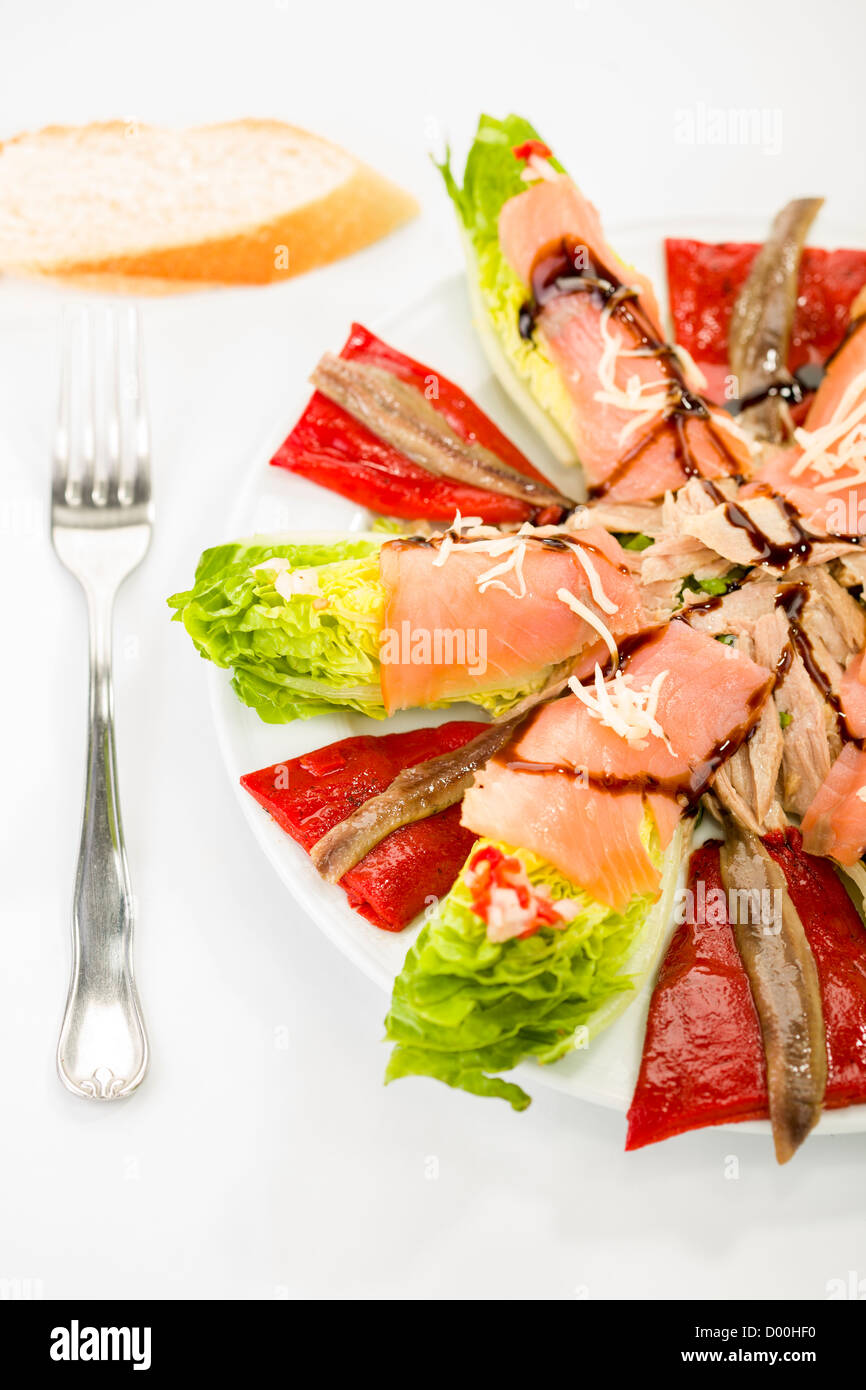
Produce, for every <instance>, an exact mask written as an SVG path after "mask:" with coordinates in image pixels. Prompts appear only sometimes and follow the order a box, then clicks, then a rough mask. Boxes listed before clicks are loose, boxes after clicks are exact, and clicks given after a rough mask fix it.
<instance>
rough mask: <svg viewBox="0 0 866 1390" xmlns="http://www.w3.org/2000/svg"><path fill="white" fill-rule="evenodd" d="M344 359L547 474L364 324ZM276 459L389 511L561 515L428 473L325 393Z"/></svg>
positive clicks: (514, 518)
mask: <svg viewBox="0 0 866 1390" xmlns="http://www.w3.org/2000/svg"><path fill="white" fill-rule="evenodd" d="M340 356H341V357H345V358H346V359H348V360H350V361H363V362H369V363H371V364H372V365H374V366H378V367H383V368H384V369H385V370H386V371H388V372H391V373H392V374H393V375H394V376H396V377H399V378H400V380H401V381H405V382H406V383H407V384H408V385H410V386H414V387H415V388H416V389H417V390H419V391H420V392H421V393H422V394H423V395H424V397H425V399H426V400H427V402H428V403H429V404H430V405H432V406H433V407H434V408H435V409H436V410H438V411H439V412H440V414H442V415H443V416H444V418H445V420H446V421H447V422H448V424H449V425H450V426H451V428H452V429H453V430H454V431H455V433H456V434H458V435H460V437H461V439H467V440H474V441H477V442H478V443H479V444H482V445H483V446H484V447H485V448H486V449H489V450H490V451H491V453H493V454H495V455H496V456H497V458H500V459H501V460H502V461H503V463H507V464H509V465H510V466H511V467H512V468H516V469H517V471H518V472H519V473H523V474H525V475H526V476H527V477H530V478H538V479H542V475H541V473H539V472H538V469H537V468H534V467H533V466H532V464H531V463H530V462H529V459H527V458H526V457H525V455H524V454H522V453H521V452H520V450H519V449H518V448H517V446H516V445H515V444H512V442H511V440H510V439H508V438H507V437H506V436H505V435H504V434H503V433H502V431H501V430H500V429H498V428H497V426H496V425H494V423H493V421H492V420H491V419H490V418H489V416H487V415H485V414H484V411H483V410H481V409H479V407H478V406H477V405H476V404H475V403H474V401H472V400H470V399H469V397H468V396H467V395H466V394H465V393H464V392H463V391H461V390H460V388H459V386H455V385H454V383H453V382H451V381H449V380H448V379H447V377H444V376H442V374H441V373H440V372H436V371H434V370H433V368H432V367H426V366H425V365H424V364H423V363H422V362H416V361H415V360H414V359H413V358H411V357H407V356H405V354H404V353H402V352H398V351H397V350H396V348H392V347H389V345H388V344H387V343H384V342H382V340H381V338H377V337H376V335H375V334H374V333H371V332H370V331H369V330H368V329H366V328H363V327H362V326H361V325H360V324H359V323H353V324H352V331H351V333H350V334H349V337H348V339H347V341H346V343H345V345H344V347H343V350H342V352H341V354H340ZM271 463H272V464H274V465H275V466H276V467H278V468H286V469H288V470H289V471H290V472H291V473H297V474H300V475H301V476H302V477H304V478H309V479H310V480H311V481H312V482H314V483H319V484H321V486H322V487H327V488H330V489H331V491H332V492H338V493H339V494H340V496H341V497H347V498H348V499H349V501H350V502H356V503H357V504H358V505H359V506H361V507H367V508H369V510H370V511H374V512H380V513H381V514H382V515H383V516H394V517H402V518H405V519H406V520H411V521H416V520H419V519H427V520H430V521H451V520H453V517H454V513H455V512H456V511H459V512H460V513H461V515H463V516H480V517H481V518H482V520H484V521H485V522H488V523H490V524H493V525H499V524H503V523H507V522H523V521H530V520H534V521H535V522H536V523H537V524H538V525H546V524H548V523H550V522H556V521H558V520H559V519H560V517H561V516H562V512H561V510H560V509H559V508H557V507H544V508H534V507H532V506H531V505H530V504H529V503H527V502H523V501H521V500H520V499H519V498H516V497H505V496H502V495H499V494H497V493H493V492H488V491H487V490H486V489H484V488H477V487H470V486H469V485H467V484H465V483H460V482H457V481H455V480H453V479H451V478H444V477H437V476H435V475H434V474H433V473H429V472H428V471H427V469H426V468H422V467H421V465H420V464H418V463H414V462H413V461H412V460H411V459H409V458H407V457H406V455H405V454H401V453H400V452H399V451H398V450H397V449H394V448H392V447H391V445H390V444H386V443H385V442H384V441H383V440H381V439H379V438H378V436H377V435H375V434H373V433H372V432H371V431H370V430H368V429H367V428H366V427H365V426H364V425H362V424H361V423H360V421H358V420H356V419H355V418H354V416H352V415H350V414H349V413H348V412H347V411H345V410H342V409H341V408H340V406H338V405H335V404H334V402H333V401H330V400H328V398H327V397H326V396H323V395H322V394H321V392H319V391H316V392H315V393H314V394H313V396H312V398H311V400H310V403H309V405H308V406H307V408H306V410H305V411H304V413H303V415H302V416H301V418H300V420H299V421H298V423H297V424H296V425H295V428H294V429H293V430H292V432H291V434H290V435H289V436H288V438H287V439H286V440H285V442H284V443H283V444H281V445H280V447H279V449H278V450H277V452H276V453H275V454H274V457H273V458H272V459H271Z"/></svg>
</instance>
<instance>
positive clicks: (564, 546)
mask: <svg viewBox="0 0 866 1390" xmlns="http://www.w3.org/2000/svg"><path fill="white" fill-rule="evenodd" d="M445 535H446V536H450V537H451V539H452V540H453V542H454V544H455V545H467V544H469V543H471V542H472V541H473V540H476V539H477V537H474V536H464V535H462V534H459V533H458V532H457V531H446V532H445ZM442 539H444V537H437V538H436V539H435V540H434V538H433V537H432V536H395V537H394V539H393V540H392V541H388V542H386V544H388V545H393V546H396V547H397V548H398V549H403V548H405V547H408V546H411V547H412V548H413V549H415V550H419V549H429V550H436V549H438V548H439V545H440V544H441V540H442ZM489 539H490V540H496V537H495V536H491V537H489ZM502 539H503V540H504V539H505V533H503V535H502ZM518 539H520V540H525V541H531V542H532V543H533V544H534V545H540V546H542V548H543V549H545V550H558V551H569V550H571V549H573V547H574V546H576V545H577V546H579V547H580V549H581V550H586V551H588V552H589V554H590V555H595V556H597V557H598V558H599V559H600V560H604V562H605V564H608V565H610V564H613V563H614V562H613V561H612V560H611V558H610V556H609V555H608V554H606V552H605V551H604V550H602V548H601V546H598V545H594V544H593V542H592V541H588V540H586V539H585V537H584V536H583V535H581V533H580V532H579V531H563V532H561V534H559V535H553V536H532V535H529V536H520V537H519V538H518ZM616 568H617V570H618V571H619V573H620V574H631V570H630V569H629V567H628V565H625V564H617V565H616Z"/></svg>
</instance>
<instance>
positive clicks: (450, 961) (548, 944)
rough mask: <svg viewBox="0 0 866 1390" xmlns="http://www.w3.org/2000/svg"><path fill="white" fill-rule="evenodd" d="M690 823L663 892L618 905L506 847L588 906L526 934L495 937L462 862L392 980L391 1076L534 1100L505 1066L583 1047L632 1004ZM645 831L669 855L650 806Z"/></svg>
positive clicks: (667, 868) (555, 888)
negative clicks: (557, 924) (561, 923)
mask: <svg viewBox="0 0 866 1390" xmlns="http://www.w3.org/2000/svg"><path fill="white" fill-rule="evenodd" d="M686 833H687V832H686V831H685V829H684V828H683V827H682V826H681V827H680V829H679V831H678V832H677V834H676V835H675V836H674V839H673V840H672V842H671V844H670V846H669V847H668V850H667V851H666V853H665V855H664V859H663V880H662V891H661V894H660V896H659V897H658V898H656V899H653V898H652V897H649V896H639V895H636V896H635V897H634V898H633V899H632V901H631V902H630V903H629V905H628V907H627V908H625V909H624V910H623V911H621V912H614V911H613V910H612V909H611V908H609V907H607V906H606V905H605V904H603V903H600V902H597V901H596V900H595V899H593V898H592V897H590V895H589V894H588V893H586V892H585V891H584V890H583V889H581V888H578V887H577V886H576V885H575V884H573V883H571V882H569V880H568V879H566V878H565V877H564V876H563V875H562V874H561V873H559V872H558V870H556V869H555V868H554V867H553V866H552V865H551V864H549V863H548V862H546V861H545V860H544V859H542V858H540V857H539V856H538V855H536V854H533V853H532V852H531V851H529V850H524V849H511V848H510V847H508V846H505V845H502V846H499V848H501V849H502V850H503V851H505V852H506V853H509V854H516V855H517V856H518V858H520V859H521V860H522V861H523V863H524V864H525V865H526V868H527V871H528V874H529V878H530V881H531V882H532V883H533V884H534V885H536V886H541V885H543V886H544V887H546V888H547V890H548V892H549V893H550V896H551V897H552V898H553V899H554V900H555V901H556V900H561V899H563V898H576V899H578V901H579V904H580V907H579V911H578V912H577V915H576V916H575V917H574V919H573V920H572V921H571V922H569V923H568V925H567V926H565V927H564V928H557V929H554V928H549V927H542V928H541V929H540V930H539V931H537V932H536V933H535V934H534V935H532V936H529V937H526V938H525V939H522V940H521V939H519V938H512V939H511V940H509V941H505V942H499V943H497V942H492V941H490V940H489V939H488V937H487V933H486V928H485V925H484V922H483V921H482V920H481V918H480V917H478V916H476V914H475V913H474V912H473V910H472V898H471V894H470V891H469V888H468V886H467V883H466V879H465V867H464V871H463V873H461V875H460V877H459V878H458V879H457V881H456V883H455V884H454V886H453V888H452V889H451V892H450V893H449V894H448V896H447V898H445V899H444V901H443V902H442V903H440V904H439V907H438V909H437V911H436V913H435V915H434V916H433V917H432V918H431V920H430V921H429V922H427V923H426V925H425V926H424V927H423V928H422V930H421V932H420V934H419V936H418V938H417V940H416V941H415V942H414V944H413V945H412V946H411V947H410V949H409V953H408V955H407V956H406V961H405V963H404V966H403V969H402V971H401V973H400V975H399V977H398V979H397V981H396V983H395V985H394V993H393V998H392V1002H391V1010H390V1013H389V1014H388V1017H387V1019H386V1023H385V1028H386V1036H387V1038H388V1039H389V1040H390V1041H392V1042H394V1043H395V1044H396V1046H395V1047H394V1049H393V1052H392V1054H391V1057H390V1060H389V1063H388V1067H387V1071H386V1075H385V1079H386V1082H390V1081H395V1080H397V1079H398V1078H399V1077H403V1076H430V1077H435V1078H436V1079H438V1080H439V1081H444V1082H445V1083H446V1084H447V1085H449V1086H455V1087H459V1088H461V1089H462V1090H465V1091H471V1092H472V1093H473V1094H475V1095H482V1096H498V1097H501V1098H502V1099H503V1100H507V1101H509V1102H510V1103H511V1105H512V1106H513V1107H514V1109H515V1110H523V1109H525V1108H526V1106H527V1105H529V1103H530V1098H529V1096H528V1095H527V1094H526V1093H525V1092H524V1091H523V1090H522V1089H521V1087H520V1086H518V1085H516V1084H515V1083H514V1082H510V1081H506V1080H503V1078H502V1077H501V1076H499V1075H497V1073H499V1072H503V1071H508V1070H510V1069H511V1068H512V1067H514V1066H516V1065H517V1063H518V1062H520V1061H523V1060H524V1059H525V1058H529V1057H534V1058H535V1059H536V1061H538V1062H541V1063H549V1062H555V1061H557V1060H558V1059H559V1058H560V1057H563V1056H565V1054H566V1053H567V1052H570V1051H571V1050H572V1048H574V1047H575V1045H577V1043H578V1042H579V1045H580V1046H582V1047H583V1046H586V1045H587V1043H588V1042H589V1041H590V1040H591V1038H592V1037H594V1036H596V1034H597V1033H598V1032H599V1031H601V1029H602V1028H605V1027H608V1026H609V1024H610V1023H612V1022H613V1020H614V1019H615V1018H616V1017H618V1015H619V1014H620V1013H621V1012H622V1010H623V1009H625V1008H627V1007H628V1004H629V1003H630V1002H631V1001H632V999H633V998H634V996H635V991H636V989H637V987H638V986H639V985H640V984H641V983H642V981H643V980H644V979H645V978H646V976H647V973H648V972H649V970H650V969H651V968H652V966H653V964H654V963H655V961H656V960H657V958H658V955H659V953H660V951H661V947H662V944H663V941H664V937H665V934H666V930H667V923H668V921H669V919H670V914H671V906H672V902H673V894H674V890H675V887H676V883H677V878H678V874H679V866H680V863H681V860H682V855H683V847H684V842H685V836H686ZM643 838H644V842H645V843H646V844H647V846H648V848H649V849H650V852H651V854H652V855H653V857H654V858H655V860H656V862H657V863H662V856H661V855H660V854H659V851H658V845H657V840H656V835H655V827H654V823H653V821H652V819H651V817H650V816H649V815H647V816H646V818H645V822H644V829H643ZM475 848H476V849H477V848H478V846H476V847H475ZM473 853H474V850H473ZM467 862H468V861H467ZM578 1029H580V1030H581V1032H580V1035H579V1039H576V1037H575V1033H576V1030H578Z"/></svg>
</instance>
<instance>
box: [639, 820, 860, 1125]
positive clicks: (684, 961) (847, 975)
mask: <svg viewBox="0 0 866 1390" xmlns="http://www.w3.org/2000/svg"><path fill="white" fill-rule="evenodd" d="M764 844H765V845H766V846H767V849H768V851H769V852H770V854H771V855H772V857H773V858H774V859H775V860H776V862H777V863H778V864H779V866H780V867H781V868H782V870H783V872H784V874H785V877H786V879H787V882H788V889H789V892H790V894H791V899H792V901H793V903H794V906H795V907H796V909H797V911H798V913H799V914H800V920H801V921H802V923H803V927H804V930H805V932H806V936H807V938H808V941H809V945H810V947H811V948H812V952H813V955H814V957H815V964H816V966H817V968H818V978H819V980H820V984H821V999H822V1005H823V1010H824V1023H825V1027H826V1031H827V1062H828V1075H827V1091H826V1095H825V1101H824V1103H825V1106H826V1108H828V1109H835V1108H837V1107H839V1106H843V1105H851V1104H855V1103H858V1102H861V1101H866V929H864V927H863V923H862V922H861V920H860V917H859V915H858V913H857V911H856V909H855V907H854V905H853V903H852V902H851V899H850V898H849V897H848V894H847V893H846V891H845V889H844V887H843V885H842V883H841V881H840V880H839V878H838V876H837V875H836V872H835V870H834V869H833V867H832V865H831V864H830V862H829V861H828V860H826V859H817V858H815V857H814V856H813V855H810V854H806V853H804V851H803V848H802V837H801V835H800V832H799V831H798V830H794V829H789V830H788V831H787V832H786V833H785V834H782V833H781V832H774V833H773V834H772V835H768V836H767V837H766V838H765V840H764ZM701 885H703V887H701ZM689 888H690V890H691V892H692V894H693V895H694V897H693V899H692V901H693V902H694V903H695V904H696V905H697V907H698V909H700V903H701V901H703V902H704V903H705V905H706V909H707V910H706V918H707V921H706V922H705V924H704V925H701V924H693V923H685V924H683V925H682V926H681V927H679V929H678V930H677V932H676V934H675V936H674V939H673V941H672V942H671V945H670V947H669V949H668V952H667V955H666V956H665V959H664V962H663V964H662V967H661V969H660V971H659V976H658V980H657V982H656V988H655V992H654V994H653V998H652V1002H651V1003H650V1009H649V1017H648V1019H647V1029H646V1037H645V1040H644V1051H643V1059H642V1061H641V1067H640V1072H639V1075H638V1081H637V1086H636V1088H635V1093H634V1098H633V1100H632V1103H631V1108H630V1110H629V1115H628V1121H629V1126H628V1137H627V1139H626V1148H627V1149H639V1148H642V1147H643V1145H645V1144H653V1143H656V1142H657V1141H658V1140H660V1139H668V1138H670V1137H671V1136H673V1135H675V1134H682V1133H684V1132H685V1131H686V1130H690V1129H700V1128H702V1127H703V1126H705V1125H718V1124H728V1123H731V1122H732V1121H736V1120H751V1119H766V1118H767V1117H768V1114H769V1111H768V1107H767V1082H766V1067H765V1062H764V1052H763V1047H762V1044H761V1031H760V1026H759V1024H758V1016H757V1013H756V1011H755V1006H754V1003H753V1001H752V996H751V992H750V990H749V983H748V979H747V976H746V972H745V969H744V968H743V964H742V962H741V960H740V957H739V953H738V951H737V948H736V944H735V942H734V934H733V931H732V929H731V927H730V926H729V925H728V920H727V911H726V908H725V906H724V889H723V886H722V878H721V871H720V868H719V846H718V844H717V843H713V842H710V843H707V844H705V845H703V846H701V848H700V849H698V850H696V851H695V853H694V854H693V855H692V860H691V865H690V870H689ZM701 894H703V898H701V897H700V896H699V895H701ZM717 905H718V906H717ZM713 909H716V910H715V911H714V910H713ZM695 915H701V913H700V910H698V911H697V912H696V914H695Z"/></svg>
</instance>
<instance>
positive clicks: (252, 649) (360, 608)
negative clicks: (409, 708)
mask: <svg viewBox="0 0 866 1390" xmlns="http://www.w3.org/2000/svg"><path fill="white" fill-rule="evenodd" d="M383 539H384V537H383ZM379 545H380V542H379V541H376V540H369V539H358V540H354V539H352V538H346V539H344V540H338V541H331V540H329V541H315V540H311V541H308V542H297V541H283V540H281V539H280V538H279V537H273V538H270V537H267V536H254V537H252V538H251V539H250V540H246V541H238V542H237V543H235V544H233V545H220V546H215V547H214V548H213V549H211V550H206V551H205V552H204V554H203V555H202V557H201V560H200V561H199V564H198V567H197V569H196V572H195V583H194V584H193V587H192V588H191V589H189V590H188V591H187V592H186V593H181V594H174V595H173V596H172V597H171V598H170V599H169V600H168V603H169V606H170V607H171V608H174V609H175V610H176V611H175V613H174V621H176V622H182V623H183V625H184V627H185V628H186V630H187V632H188V633H189V635H190V637H191V638H192V640H193V642H194V643H195V646H196V647H197V649H198V651H199V652H200V653H201V655H202V656H203V657H206V658H207V659H208V660H209V661H213V662H214V663H215V664H216V665H217V666H224V667H227V668H229V669H231V670H232V672H233V679H232V685H233V686H234V689H235V691H236V693H237V695H238V696H239V698H240V699H241V700H243V702H244V704H246V705H250V706H252V708H253V709H255V710H256V711H257V712H258V714H259V715H260V717H261V718H262V719H263V720H265V722H266V723H269V724H282V723H285V722H287V721H288V720H290V719H299V718H300V719H304V718H307V717H308V716H310V715H314V714H321V713H322V712H324V711H325V710H328V709H332V708H333V707H334V706H338V707H339V708H341V709H354V710H359V711H360V712H361V713H362V714H368V715H371V716H372V717H373V718H374V719H384V717H385V709H384V706H383V704H382V690H381V686H380V683H379V633H380V631H381V627H382V621H383V616H382V615H383V607H384V595H383V592H382V586H381V584H380V582H379ZM274 557H279V558H281V559H285V560H288V561H289V562H290V564H291V568H292V569H293V570H296V569H307V568H309V567H312V566H315V567H316V568H317V569H318V574H319V591H320V594H321V596H322V597H323V598H326V599H327V607H326V608H321V607H320V606H314V603H315V596H314V595H307V594H296V595H295V596H294V597H293V598H292V599H291V601H290V602H287V601H286V600H285V599H284V598H283V597H282V596H281V595H280V594H279V593H278V592H277V590H276V589H275V588H274V579H275V573H274V571H272V570H267V569H259V570H257V569H255V568H254V566H256V565H258V564H260V563H261V562H262V561H264V560H270V559H273V558H274Z"/></svg>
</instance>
